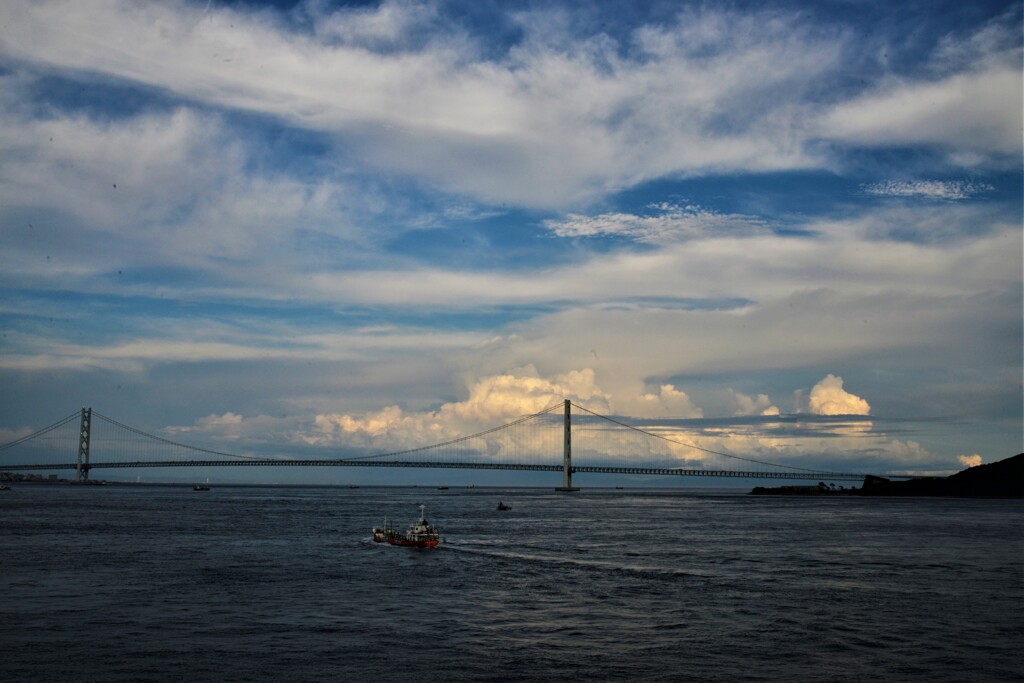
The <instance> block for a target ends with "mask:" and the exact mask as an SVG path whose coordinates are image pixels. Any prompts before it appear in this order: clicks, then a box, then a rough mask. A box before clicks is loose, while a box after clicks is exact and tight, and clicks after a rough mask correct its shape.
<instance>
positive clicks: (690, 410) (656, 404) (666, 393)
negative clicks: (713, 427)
mask: <svg viewBox="0 0 1024 683" xmlns="http://www.w3.org/2000/svg"><path fill="white" fill-rule="evenodd" d="M640 405H641V406H643V408H644V410H643V412H642V413H640V414H641V415H643V416H644V417H660V416H670V417H681V418H695V417H704V411H703V410H701V409H700V408H698V407H697V406H695V405H694V404H693V402H692V401H691V400H690V397H689V396H687V395H686V392H685V391H679V390H678V389H676V388H675V387H674V386H673V385H671V384H662V385H661V387H659V388H658V392H657V393H648V394H644V395H643V396H641V397H640Z"/></svg>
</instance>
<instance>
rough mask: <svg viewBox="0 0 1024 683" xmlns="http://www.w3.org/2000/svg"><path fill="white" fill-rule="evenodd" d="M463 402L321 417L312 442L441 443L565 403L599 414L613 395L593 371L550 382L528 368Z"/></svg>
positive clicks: (487, 381)
mask: <svg viewBox="0 0 1024 683" xmlns="http://www.w3.org/2000/svg"><path fill="white" fill-rule="evenodd" d="M468 390H469V396H468V397H467V398H466V399H465V400H463V401H455V402H451V403H445V404H443V405H442V406H441V407H440V408H439V409H437V410H430V411H419V412H415V411H414V412H406V411H404V410H402V408H400V407H399V406H389V407H387V408H384V409H382V410H378V411H371V412H369V413H366V414H364V415H362V416H353V415H349V414H327V413H325V414H320V415H317V416H316V419H315V426H316V430H315V433H313V434H310V435H308V437H307V440H308V442H310V443H317V444H321V445H322V444H325V443H334V442H336V443H345V444H352V443H354V442H355V443H358V444H359V445H362V446H370V445H380V446H385V447H395V448H402V447H410V445H415V446H421V445H429V444H432V443H438V442H441V441H444V440H446V439H451V438H456V437H459V436H464V435H466V434H471V433H473V432H476V431H479V430H482V429H486V428H490V427H494V426H497V425H499V424H501V423H503V422H508V421H511V420H514V419H516V418H519V417H522V416H524V415H530V414H533V413H539V412H541V411H543V410H545V409H547V408H551V407H552V406H560V405H561V404H562V402H563V401H564V399H566V398H568V399H570V400H572V401H573V402H575V403H577V404H579V405H582V406H584V407H587V408H588V409H591V410H594V411H598V412H605V413H607V412H609V410H610V408H609V399H610V397H609V396H608V395H607V394H605V393H604V392H603V391H602V390H601V389H600V387H599V386H597V384H596V382H595V373H594V371H593V370H592V369H590V368H585V369H583V370H574V371H571V372H568V373H566V374H564V375H558V376H556V377H553V378H551V379H546V378H543V377H541V376H540V375H539V374H538V373H537V371H536V369H535V368H533V367H531V366H527V367H524V368H521V369H520V370H518V371H515V372H514V373H507V374H500V375H491V376H488V377H483V378H480V379H478V380H477V381H475V382H474V383H473V384H472V386H470V387H469V389H468Z"/></svg>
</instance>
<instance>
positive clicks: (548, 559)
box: [442, 541, 711, 579]
mask: <svg viewBox="0 0 1024 683" xmlns="http://www.w3.org/2000/svg"><path fill="white" fill-rule="evenodd" d="M442 547H443V548H444V549H445V550H448V551H449V552H456V553H465V554H467V555H476V556H481V557H492V558H495V559H499V560H506V561H509V562H516V563H520V564H523V563H526V564H536V565H549V566H550V565H558V566H563V567H565V566H570V567H579V568H581V569H590V570H598V571H602V572H610V573H620V574H631V575H636V576H646V577H653V578H662V579H684V578H691V579H703V578H708V577H709V576H711V575H710V574H707V573H705V572H695V571H684V570H682V569H669V568H665V567H652V566H645V565H640V564H636V563H626V562H615V561H614V560H593V559H589V558H581V557H568V556H565V555H548V554H540V553H524V552H521V551H513V550H494V549H493V547H492V546H484V545H478V544H474V543H471V542H465V541H456V542H447V543H445V544H444V545H443V546H442Z"/></svg>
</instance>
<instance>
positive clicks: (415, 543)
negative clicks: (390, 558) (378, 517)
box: [373, 505, 441, 548]
mask: <svg viewBox="0 0 1024 683" xmlns="http://www.w3.org/2000/svg"><path fill="white" fill-rule="evenodd" d="M426 510H427V506H426V505H420V518H419V520H418V521H416V522H413V523H412V524H410V525H409V529H408V530H407V531H406V532H405V533H404V534H403V533H402V532H400V531H397V530H395V529H392V528H391V527H390V526H389V525H388V520H387V518H386V517H385V518H384V526H383V527H374V528H373V540H374V541H376V542H377V543H385V542H386V543H390V544H391V545H401V546H405V547H409V548H436V547H437V545H438V544H439V543H440V542H441V531H440V530H439V529H438V528H437V527H435V526H431V525H430V522H428V521H427V512H426Z"/></svg>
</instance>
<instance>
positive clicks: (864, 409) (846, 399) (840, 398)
mask: <svg viewBox="0 0 1024 683" xmlns="http://www.w3.org/2000/svg"><path fill="white" fill-rule="evenodd" d="M807 407H808V409H809V411H810V412H811V413H813V414H814V415H867V414H868V413H869V412H870V411H871V406H869V405H868V402H867V401H865V400H864V399H862V398H860V397H859V396H855V395H853V394H851V393H849V392H847V391H845V390H844V389H843V378H842V377H836V376H835V375H826V376H825V378H824V379H822V380H821V381H820V382H818V383H817V384H815V385H814V388H812V389H811V393H810V396H809V397H808V403H807Z"/></svg>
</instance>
